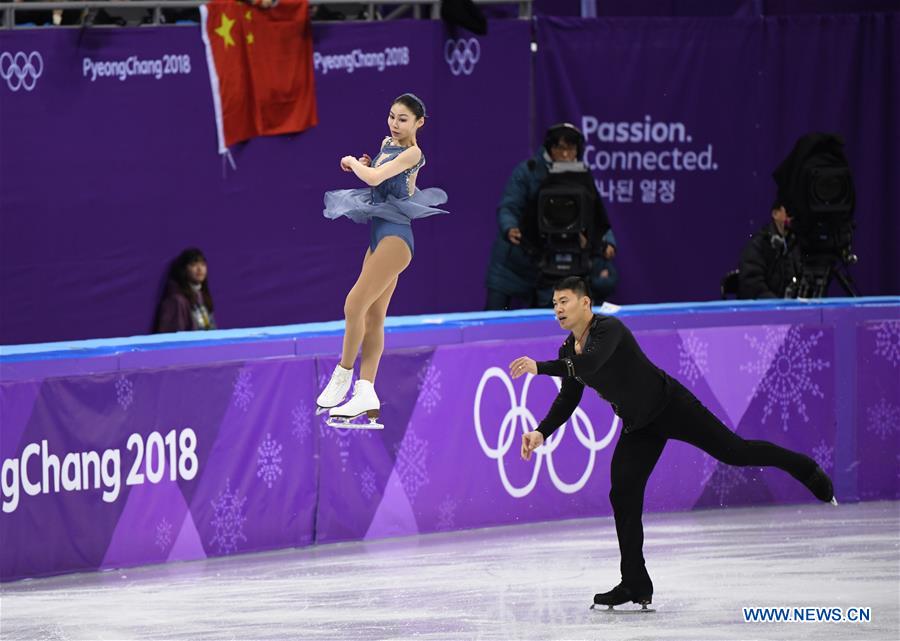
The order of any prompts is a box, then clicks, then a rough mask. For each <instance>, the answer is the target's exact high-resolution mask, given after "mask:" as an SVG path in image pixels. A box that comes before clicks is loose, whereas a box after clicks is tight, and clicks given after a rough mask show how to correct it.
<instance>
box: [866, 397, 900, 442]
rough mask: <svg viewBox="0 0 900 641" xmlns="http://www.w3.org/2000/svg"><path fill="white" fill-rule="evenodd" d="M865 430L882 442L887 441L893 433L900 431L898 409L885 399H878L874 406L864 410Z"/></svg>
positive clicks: (899, 412)
mask: <svg viewBox="0 0 900 641" xmlns="http://www.w3.org/2000/svg"><path fill="white" fill-rule="evenodd" d="M866 417H867V418H868V421H867V423H866V429H868V430H869V431H870V432H872V433H873V434H875V436H877V437H878V438H880V439H881V440H882V441H884V440H887V439H888V437H890V436H892V435H893V434H894V432H897V431H900V408H898V407H897V406H896V405H893V404H892V403H889V402H888V401H887V399H885V398H882V399H880V400H879V401H878V402H877V403H876V404H875V405H873V406H872V407H869V408H867V409H866Z"/></svg>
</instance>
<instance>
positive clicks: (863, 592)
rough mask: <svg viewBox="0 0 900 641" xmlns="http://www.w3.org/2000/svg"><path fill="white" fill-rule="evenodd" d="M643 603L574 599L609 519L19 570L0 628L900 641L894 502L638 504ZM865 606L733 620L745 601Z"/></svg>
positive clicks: (600, 557) (611, 541)
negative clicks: (616, 605)
mask: <svg viewBox="0 0 900 641" xmlns="http://www.w3.org/2000/svg"><path fill="white" fill-rule="evenodd" d="M645 528H646V543H645V550H644V551H645V556H646V558H647V565H648V568H649V570H650V573H651V575H652V577H653V580H654V583H655V594H654V599H653V601H654V604H653V607H655V608H657V611H656V612H655V613H652V614H609V613H606V612H596V611H591V610H589V609H588V606H589V605H590V603H591V600H592V597H593V595H594V593H595V592H598V591H601V590H604V591H605V590H607V589H609V588H611V587H613V586H614V585H615V584H616V583H617V582H618V578H619V575H618V548H617V545H616V537H615V529H614V527H613V522H612V519H610V518H602V519H601V518H598V519H587V520H577V521H563V522H555V523H540V524H529V525H520V526H509V527H501V528H493V529H485V530H473V531H466V532H456V533H450V534H435V535H427V536H417V537H410V538H404V539H394V540H386V541H377V542H371V543H344V544H334V545H325V546H318V547H311V548H304V549H294V550H284V551H278V552H268V553H260V554H249V555H242V556H237V557H232V558H219V559H213V560H209V561H198V562H191V563H180V564H171V565H165V566H153V567H144V568H132V569H126V570H116V571H108V572H101V573H91V574H79V575H69V576H62V577H55V578H49V579H39V580H29V581H18V582H15V583H9V584H4V585H3V586H2V587H0V638H2V639H3V640H4V641H5V640H7V639H8V640H10V641H12V640H15V639H40V640H53V641H62V640H75V639H78V640H81V639H84V640H88V639H89V640H92V641H93V640H99V639H117V640H125V639H217V640H224V641H229V640H243V639H343V640H356V639H366V640H369V639H503V640H528V639H603V640H613V639H692V640H700V639H773V640H775V639H777V640H783V639H816V640H817V641H822V640H828V639H866V640H874V639H885V640H890V641H895V640H896V639H900V503H897V502H875V503H859V504H854V505H841V506H840V507H838V508H834V507H831V506H829V505H802V506H780V507H753V508H730V509H718V510H706V511H696V512H682V513H672V514H650V515H646V516H645ZM754 606H759V607H767V606H789V607H791V608H795V607H797V608H805V607H821V608H841V609H842V610H843V611H844V612H846V611H847V610H848V609H849V608H854V607H863V608H871V621H870V622H867V623H850V622H842V623H835V622H792V623H745V622H744V620H743V615H742V608H744V607H754Z"/></svg>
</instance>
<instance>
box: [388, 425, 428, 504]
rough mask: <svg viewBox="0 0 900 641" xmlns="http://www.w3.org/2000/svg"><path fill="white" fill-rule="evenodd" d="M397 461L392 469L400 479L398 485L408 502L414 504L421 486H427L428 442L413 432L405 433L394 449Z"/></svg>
mask: <svg viewBox="0 0 900 641" xmlns="http://www.w3.org/2000/svg"><path fill="white" fill-rule="evenodd" d="M394 449H395V451H396V453H397V461H396V462H395V463H394V469H395V470H396V472H397V476H398V477H400V483H401V484H402V485H403V490H404V491H405V492H406V496H407V497H409V502H410V503H414V502H415V500H416V495H417V494H418V493H419V490H420V489H421V488H422V486H423V485H426V484H428V482H429V480H430V479H429V477H428V464H427V460H426V459H427V458H428V441H426V440H425V439H422V438H419V437H418V436H416V433H415V432H411V431H409V432H407V433H406V435H405V436H404V437H403V440H402V441H401V442H400V443H399V444H398V445H397V446H396V447H395V448H394Z"/></svg>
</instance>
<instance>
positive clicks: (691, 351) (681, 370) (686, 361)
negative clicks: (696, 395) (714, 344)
mask: <svg viewBox="0 0 900 641" xmlns="http://www.w3.org/2000/svg"><path fill="white" fill-rule="evenodd" d="M708 355H709V343H708V342H706V341H704V340H701V339H700V338H699V337H698V336H697V335H696V334H695V333H694V332H688V333H687V336H686V337H682V339H681V342H680V343H679V344H678V374H679V375H680V376H683V377H684V378H685V379H686V380H687V381H688V383H690V385H691V387H694V384H695V383H696V382H697V381H698V380H699V379H700V378H702V377H704V376H706V374H707V373H708V372H709V364H708Z"/></svg>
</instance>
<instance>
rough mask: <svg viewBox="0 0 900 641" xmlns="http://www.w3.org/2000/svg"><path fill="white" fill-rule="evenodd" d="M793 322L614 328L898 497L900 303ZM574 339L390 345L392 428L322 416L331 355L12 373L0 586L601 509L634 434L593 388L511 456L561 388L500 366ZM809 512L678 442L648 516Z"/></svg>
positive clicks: (750, 432) (749, 473)
mask: <svg viewBox="0 0 900 641" xmlns="http://www.w3.org/2000/svg"><path fill="white" fill-rule="evenodd" d="M791 313H792V312H784V313H779V312H777V311H772V312H768V313H765V318H764V319H761V318H760V316H756V317H755V319H753V320H754V321H759V320H764V322H763V324H743V323H735V322H733V321H735V320H741V319H744V318H748V317H747V316H741V315H740V314H739V313H737V314H731V315H729V314H727V313H717V314H715V315H714V316H707V319H708V321H711V322H714V323H715V324H714V325H713V326H706V327H693V328H690V329H671V327H672V323H671V322H668V321H666V320H665V319H664V317H663V320H659V321H657V322H658V327H657V328H656V329H651V328H647V323H646V322H645V323H644V327H645V329H637V327H635V326H636V325H638V324H639V323H638V322H637V321H639V320H640V318H629V317H627V316H624V317H623V320H624V321H625V322H627V323H628V324H629V325H632V326H633V327H635V335H636V336H637V338H638V340H639V342H640V343H641V345H642V346H643V348H644V350H645V351H646V352H647V354H648V355H649V356H650V358H651V359H652V360H653V361H654V362H656V363H657V364H658V365H659V366H661V367H663V368H664V369H665V370H667V371H668V372H670V373H671V374H672V375H673V376H675V377H677V378H678V379H679V380H680V381H681V382H682V383H683V384H684V385H685V386H687V387H688V388H689V389H690V390H691V391H692V392H693V393H694V394H695V395H697V397H698V398H699V399H700V400H701V401H702V402H703V403H704V404H705V405H706V406H707V407H708V408H709V409H710V410H711V411H713V412H714V413H715V414H716V415H717V416H719V417H720V418H721V419H722V420H723V421H724V422H725V423H726V425H728V427H729V428H731V429H733V430H735V431H736V432H737V433H738V434H740V435H741V436H743V437H745V438H751V439H767V440H772V441H774V442H776V443H779V444H781V445H784V446H786V447H790V448H792V449H796V450H799V451H803V452H806V453H808V454H809V455H811V456H813V457H814V458H815V459H816V460H817V461H818V462H819V463H820V464H821V465H822V467H823V468H825V469H826V470H827V471H829V472H830V473H831V474H832V475H833V477H834V480H835V486H836V493H837V495H838V497H839V500H842V501H854V500H858V499H859V498H862V499H866V500H875V499H897V498H900V473H898V470H900V321H898V320H897V314H896V307H890V306H883V307H872V308H869V309H867V308H865V307H857V308H854V307H849V308H844V309H840V308H838V309H834V310H831V311H830V315H829V316H828V318H827V319H825V320H823V321H822V322H817V321H816V320H815V315H813V316H810V322H790V321H789V320H788V318H789V315H790V314H791ZM644 320H645V321H646V320H647V318H646V317H644ZM751 322H752V321H751ZM514 325H515V322H513V321H511V322H509V323H507V324H501V325H499V326H496V327H495V328H494V329H495V332H499V334H500V335H503V334H504V333H507V334H508V329H509V328H510V327H513V326H514ZM504 327H505V328H506V330H507V331H506V332H504ZM543 333H544V334H545V335H548V334H549V332H546V331H544V332H543ZM561 341H562V336H561V335H556V336H553V335H549V336H548V337H545V338H522V339H518V340H503V341H486V340H482V341H480V342H471V343H458V344H445V345H438V346H434V347H427V346H425V347H418V348H410V349H399V350H392V351H390V352H388V353H387V354H386V355H385V358H384V360H383V362H382V364H381V367H380V369H379V377H378V389H379V392H380V395H381V397H382V400H383V406H382V418H383V421H384V423H385V425H386V429H384V430H382V431H368V430H365V431H362V430H349V429H333V428H330V427H327V426H326V425H325V424H324V421H323V420H322V419H321V417H316V416H315V414H314V408H315V396H316V393H317V391H318V390H319V389H320V388H321V387H322V386H323V385H324V383H325V381H326V378H327V376H328V374H329V373H330V372H331V370H332V369H333V367H334V364H335V362H336V360H335V359H336V357H334V358H329V357H318V358H310V357H277V358H272V357H267V356H266V355H265V354H262V355H260V356H259V357H258V358H255V359H252V360H245V361H239V362H233V363H228V364H209V365H195V366H168V367H166V366H163V367H158V368H157V367H153V366H147V367H146V368H145V369H137V370H135V369H122V370H119V371H115V372H109V373H100V374H96V373H86V374H81V375H78V374H75V375H66V376H58V377H47V378H42V379H36V380H5V381H0V459H2V468H0V481H2V483H0V485H2V512H0V538H2V540H3V542H4V545H3V546H2V550H0V579H2V580H12V579H17V578H22V577H27V576H40V575H47V574H55V573H61V572H72V571H78V570H89V569H97V568H108V567H122V566H129V565H138V564H144V563H159V562H167V561H175V560H189V559H198V558H205V557H208V556H219V555H226V554H232V553H238V552H249V551H254V550H264V549H272V548H283V547H291V546H301V545H307V544H310V543H313V542H330V541H341V540H359V539H376V538H382V537H387V536H398V535H410V534H416V533H424V532H434V531H443V530H455V529H462V528H471V527H483V526H492V525H502V524H514V523H525V522H533V521H544V520H550V519H561V518H576V517H591V516H603V515H609V514H610V508H609V501H608V498H607V496H608V493H609V463H610V457H611V455H612V451H613V448H614V447H615V443H616V439H617V438H618V436H619V432H620V429H621V426H620V424H619V421H618V419H617V418H616V417H615V416H614V415H613V413H612V411H611V409H610V407H609V405H607V404H606V403H604V402H602V401H601V399H599V397H597V396H596V395H595V394H592V393H589V392H588V393H586V394H585V396H584V398H583V401H582V403H581V405H580V407H579V409H578V410H577V411H576V413H575V414H574V415H573V417H572V419H571V420H570V421H569V422H567V423H566V424H565V426H564V427H562V428H560V430H559V431H558V432H557V434H556V435H554V437H553V439H551V440H550V441H549V442H548V444H547V445H545V446H544V447H543V448H541V449H539V450H538V451H537V452H536V456H535V457H534V458H533V460H532V462H530V463H525V462H523V461H521V460H520V459H519V456H518V448H519V440H520V434H521V433H522V432H523V431H524V430H529V429H532V428H533V427H534V425H535V424H536V422H537V421H539V420H540V419H541V418H542V417H543V416H544V413H545V412H546V410H547V408H548V407H549V404H550V402H551V401H552V399H553V397H554V395H555V393H556V390H557V389H558V388H557V387H556V382H555V381H554V379H551V378H548V377H526V378H524V379H519V380H516V381H512V380H510V379H509V377H508V375H507V374H506V367H507V365H508V363H509V362H510V361H511V360H512V359H513V358H515V357H517V356H520V355H523V354H527V355H530V356H532V357H534V358H537V359H546V358H550V357H552V356H553V355H554V354H556V350H557V348H558V346H559V344H560V342H561ZM847 354H853V360H852V361H850V362H848V361H847V360H845V359H846V355H847ZM101 358H102V357H101ZM851 381H853V382H854V383H853V384H851ZM848 410H849V411H850V412H851V414H850V415H847V414H846V413H845V412H846V411H848ZM854 412H855V415H856V418H855V419H854V418H853V414H852V413H854ZM798 502H799V503H812V502H814V499H813V498H812V497H811V496H810V495H809V493H808V492H807V491H806V490H805V488H803V487H802V486H801V485H800V484H798V483H797V482H796V481H794V480H793V479H792V478H790V477H789V476H788V475H787V474H785V473H783V472H780V471H778V470H770V469H762V470H761V469H759V468H736V467H730V466H726V465H720V464H718V463H717V462H716V461H715V460H713V459H711V458H710V457H708V456H707V455H705V454H704V453H702V452H700V451H699V450H697V449H695V448H693V447H690V446H688V445H685V444H682V443H679V442H675V441H673V442H670V443H669V444H668V445H667V447H666V451H665V453H664V455H663V457H662V458H661V461H660V463H659V465H658V467H657V469H656V471H655V472H654V474H653V476H652V478H651V479H650V483H649V486H648V489H647V498H646V506H647V509H648V510H650V511H669V510H688V509H693V508H704V507H718V506H725V505H727V506H734V505H759V504H771V503H798Z"/></svg>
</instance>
